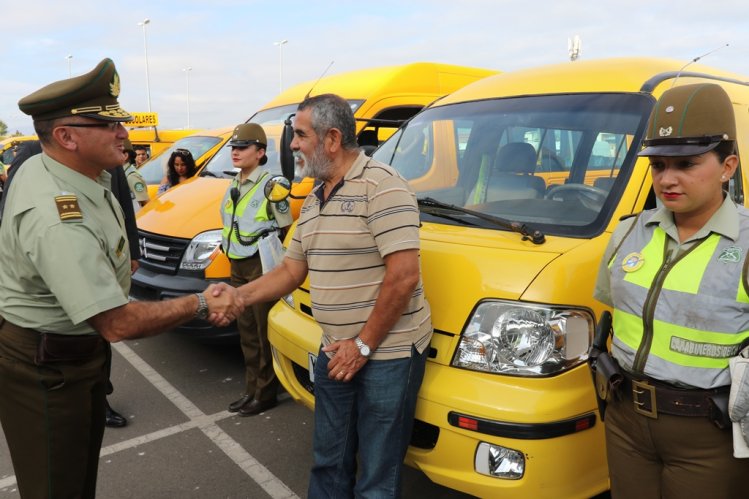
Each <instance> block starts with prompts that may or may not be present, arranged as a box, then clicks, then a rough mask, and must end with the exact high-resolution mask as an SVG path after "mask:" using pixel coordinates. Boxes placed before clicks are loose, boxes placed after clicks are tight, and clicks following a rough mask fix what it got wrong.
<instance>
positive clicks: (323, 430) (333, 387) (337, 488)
mask: <svg viewBox="0 0 749 499" xmlns="http://www.w3.org/2000/svg"><path fill="white" fill-rule="evenodd" d="M428 352H429V347H428V346H427V348H425V349H424V352H423V353H421V354H420V353H418V352H417V351H416V349H415V348H413V347H411V357H410V358H405V359H394V360H370V361H369V362H367V363H366V364H365V365H364V367H363V368H362V369H361V370H360V371H359V372H358V373H357V374H356V376H354V378H353V379H352V380H351V381H350V382H349V383H343V382H340V381H335V380H332V379H330V378H328V360H329V359H328V356H327V355H326V354H325V353H324V352H323V351H322V350H320V351H319V352H318V357H317V363H316V364H315V433H314V439H313V451H314V458H315V463H314V465H313V466H312V473H311V476H310V483H309V491H308V497H309V498H310V499H323V498H324V499H342V498H350V497H366V498H389V497H399V496H400V482H401V468H402V466H403V458H404V457H405V455H406V450H407V449H408V443H409V441H410V439H411V429H412V427H413V419H414V411H415V409H416V396H417V394H418V392H419V387H420V386H421V381H422V379H423V378H424V368H425V365H426V358H427V355H428ZM357 453H358V455H359V465H360V466H361V472H360V475H359V479H358V480H356V473H357V459H356V456H357Z"/></svg>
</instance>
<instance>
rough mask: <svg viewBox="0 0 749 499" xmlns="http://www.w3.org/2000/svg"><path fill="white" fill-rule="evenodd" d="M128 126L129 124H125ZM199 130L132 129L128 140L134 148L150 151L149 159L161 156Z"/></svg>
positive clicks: (129, 130) (129, 131)
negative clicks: (142, 147)
mask: <svg viewBox="0 0 749 499" xmlns="http://www.w3.org/2000/svg"><path fill="white" fill-rule="evenodd" d="M123 124H124V125H125V126H127V123H123ZM197 132H198V130H193V129H184V130H157V129H156V128H155V127H153V128H131V129H128V138H129V139H130V142H131V143H132V144H133V145H134V146H136V145H137V146H145V147H146V149H147V150H148V157H149V158H152V157H154V156H157V155H159V154H160V153H161V152H163V151H164V150H165V149H167V148H168V147H169V146H171V145H172V144H174V142H176V141H177V140H179V139H181V138H182V137H187V136H188V135H193V134H194V133H197Z"/></svg>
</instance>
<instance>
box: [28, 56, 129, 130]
mask: <svg viewBox="0 0 749 499" xmlns="http://www.w3.org/2000/svg"><path fill="white" fill-rule="evenodd" d="M119 95H120V77H119V75H118V74H117V70H116V69H115V67H114V62H112V60H111V59H104V60H103V61H101V62H100V63H99V64H97V65H96V67H95V68H94V69H92V70H91V71H89V72H88V73H86V74H82V75H80V76H76V77H75V78H69V79H67V80H60V81H56V82H54V83H50V84H49V85H47V86H45V87H43V88H40V89H39V90H37V91H36V92H34V93H32V94H29V95H27V96H26V97H24V98H23V99H21V100H20V101H18V107H19V109H20V110H21V111H22V112H24V113H25V114H28V115H30V116H31V117H32V118H33V119H34V121H43V120H52V119H56V118H64V117H66V116H85V117H87V118H94V119H97V120H105V121H130V120H132V119H133V117H132V116H131V115H130V113H128V112H127V111H125V110H124V109H122V108H121V107H120V103H119V102H117V97H118V96H119Z"/></svg>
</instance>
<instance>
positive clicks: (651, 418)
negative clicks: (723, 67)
mask: <svg viewBox="0 0 749 499" xmlns="http://www.w3.org/2000/svg"><path fill="white" fill-rule="evenodd" d="M735 139H736V125H735V122H734V114H733V107H732V105H731V101H730V99H729V97H728V95H727V94H726V92H725V90H723V88H721V87H720V86H719V85H716V84H693V85H685V86H680V87H675V88H672V89H670V90H668V91H666V92H665V93H664V94H663V96H662V97H661V98H660V99H659V101H658V103H657V104H656V106H655V108H654V110H653V112H652V114H651V117H650V122H649V123H648V130H647V138H646V140H645V148H644V149H643V150H642V151H641V152H640V153H639V155H640V156H647V157H648V158H649V159H650V168H651V175H652V178H653V189H654V191H655V194H656V196H657V198H658V199H659V200H660V202H661V206H660V207H659V208H658V209H655V210H651V211H645V212H643V213H641V214H640V215H639V216H638V217H636V218H634V219H629V220H626V221H625V222H623V223H621V224H620V225H619V227H617V229H616V231H615V232H614V235H613V236H612V238H611V241H610V243H609V248H608V249H607V251H606V254H605V256H604V259H603V261H602V264H601V270H600V272H599V277H598V283H597V287H596V298H597V299H598V300H600V301H602V302H604V303H607V304H608V305H611V306H612V307H613V309H614V313H613V314H614V318H613V325H614V337H613V342H612V356H613V357H614V358H615V359H616V360H617V362H618V363H619V365H620V366H621V368H622V371H623V374H624V382H623V383H622V388H621V389H620V391H619V395H620V396H619V397H615V399H614V400H613V401H612V402H611V403H610V404H609V406H608V410H607V412H606V443H607V448H608V461H609V469H610V477H611V489H612V495H613V497H635V496H637V497H640V498H651V497H653V498H658V497H739V496H741V497H745V496H746V495H745V494H746V489H745V488H744V486H743V485H742V479H743V480H745V479H746V476H747V474H749V460H740V459H736V458H734V457H733V455H732V438H731V431H730V429H729V430H721V429H719V428H718V426H717V425H716V424H715V423H716V420H717V419H719V417H718V414H717V413H716V411H715V407H716V406H715V401H716V400H718V399H720V398H721V396H725V395H726V394H727V392H728V388H729V385H730V382H731V380H730V375H729V372H728V358H729V357H731V356H732V355H736V351H737V350H738V345H739V344H740V343H741V342H742V340H744V339H745V338H747V337H749V296H748V295H747V289H746V287H745V282H746V281H745V280H742V270H743V273H746V269H745V266H746V264H745V262H746V260H747V255H746V253H747V248H749V210H747V209H745V208H744V207H742V206H736V205H735V204H734V202H733V201H732V200H731V199H730V197H728V196H727V195H726V193H724V192H723V185H724V183H725V182H726V181H727V180H728V179H730V178H731V177H732V175H733V174H734V172H735V170H736V168H737V166H738V162H739V159H738V156H737V155H736V152H737V151H736V145H735Z"/></svg>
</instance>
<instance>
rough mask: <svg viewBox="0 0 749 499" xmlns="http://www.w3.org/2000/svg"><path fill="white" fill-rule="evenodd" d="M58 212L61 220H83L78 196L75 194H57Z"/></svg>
mask: <svg viewBox="0 0 749 499" xmlns="http://www.w3.org/2000/svg"><path fill="white" fill-rule="evenodd" d="M55 204H56V205H57V212H58V213H59V214H60V220H63V221H68V220H83V214H82V213H81V208H80V206H78V197H76V196H75V194H64V195H62V196H55Z"/></svg>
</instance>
